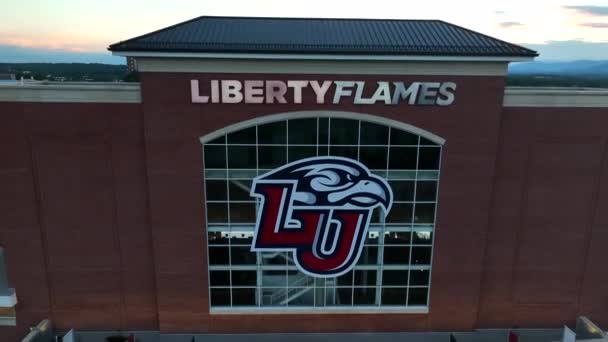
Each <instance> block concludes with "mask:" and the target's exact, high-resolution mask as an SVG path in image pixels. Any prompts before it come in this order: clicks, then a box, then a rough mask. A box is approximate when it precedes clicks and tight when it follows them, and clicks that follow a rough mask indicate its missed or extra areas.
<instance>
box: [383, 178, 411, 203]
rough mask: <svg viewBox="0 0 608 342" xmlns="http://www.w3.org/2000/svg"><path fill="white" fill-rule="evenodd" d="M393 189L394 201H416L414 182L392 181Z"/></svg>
mask: <svg viewBox="0 0 608 342" xmlns="http://www.w3.org/2000/svg"><path fill="white" fill-rule="evenodd" d="M389 184H390V186H391V188H392V189H393V200H394V201H410V202H411V201H413V200H414V182H412V181H390V182H389Z"/></svg>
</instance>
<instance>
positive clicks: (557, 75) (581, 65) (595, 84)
mask: <svg viewBox="0 0 608 342" xmlns="http://www.w3.org/2000/svg"><path fill="white" fill-rule="evenodd" d="M507 84H508V85H510V86H532V87H591V88H608V60H599V61H592V60H578V61H555V62H550V61H534V62H523V63H511V64H510V65H509V76H508V78H507Z"/></svg>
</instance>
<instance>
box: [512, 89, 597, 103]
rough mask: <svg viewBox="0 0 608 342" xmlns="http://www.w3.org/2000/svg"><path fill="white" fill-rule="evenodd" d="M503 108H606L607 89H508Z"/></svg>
mask: <svg viewBox="0 0 608 342" xmlns="http://www.w3.org/2000/svg"><path fill="white" fill-rule="evenodd" d="M503 106H504V107H589V108H594V107H599V108H601V107H607V108H608V89H600V88H558V87H555V88H543V87H538V88H535V87H508V88H506V89H505V96H504V100H503Z"/></svg>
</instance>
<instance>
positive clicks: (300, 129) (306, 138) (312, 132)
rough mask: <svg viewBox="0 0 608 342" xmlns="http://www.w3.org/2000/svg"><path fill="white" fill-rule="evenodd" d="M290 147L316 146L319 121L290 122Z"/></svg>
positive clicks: (300, 120)
mask: <svg viewBox="0 0 608 342" xmlns="http://www.w3.org/2000/svg"><path fill="white" fill-rule="evenodd" d="M288 127H289V133H288V134H287V136H288V138H289V145H298V144H300V145H316V144H317V119H316V118H314V119H296V120H289V124H288Z"/></svg>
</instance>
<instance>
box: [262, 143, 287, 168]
mask: <svg viewBox="0 0 608 342" xmlns="http://www.w3.org/2000/svg"><path fill="white" fill-rule="evenodd" d="M258 157H259V158H260V166H259V167H260V169H274V168H276V167H279V166H281V165H283V164H285V163H286V162H287V147H286V146H259V147H258Z"/></svg>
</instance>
